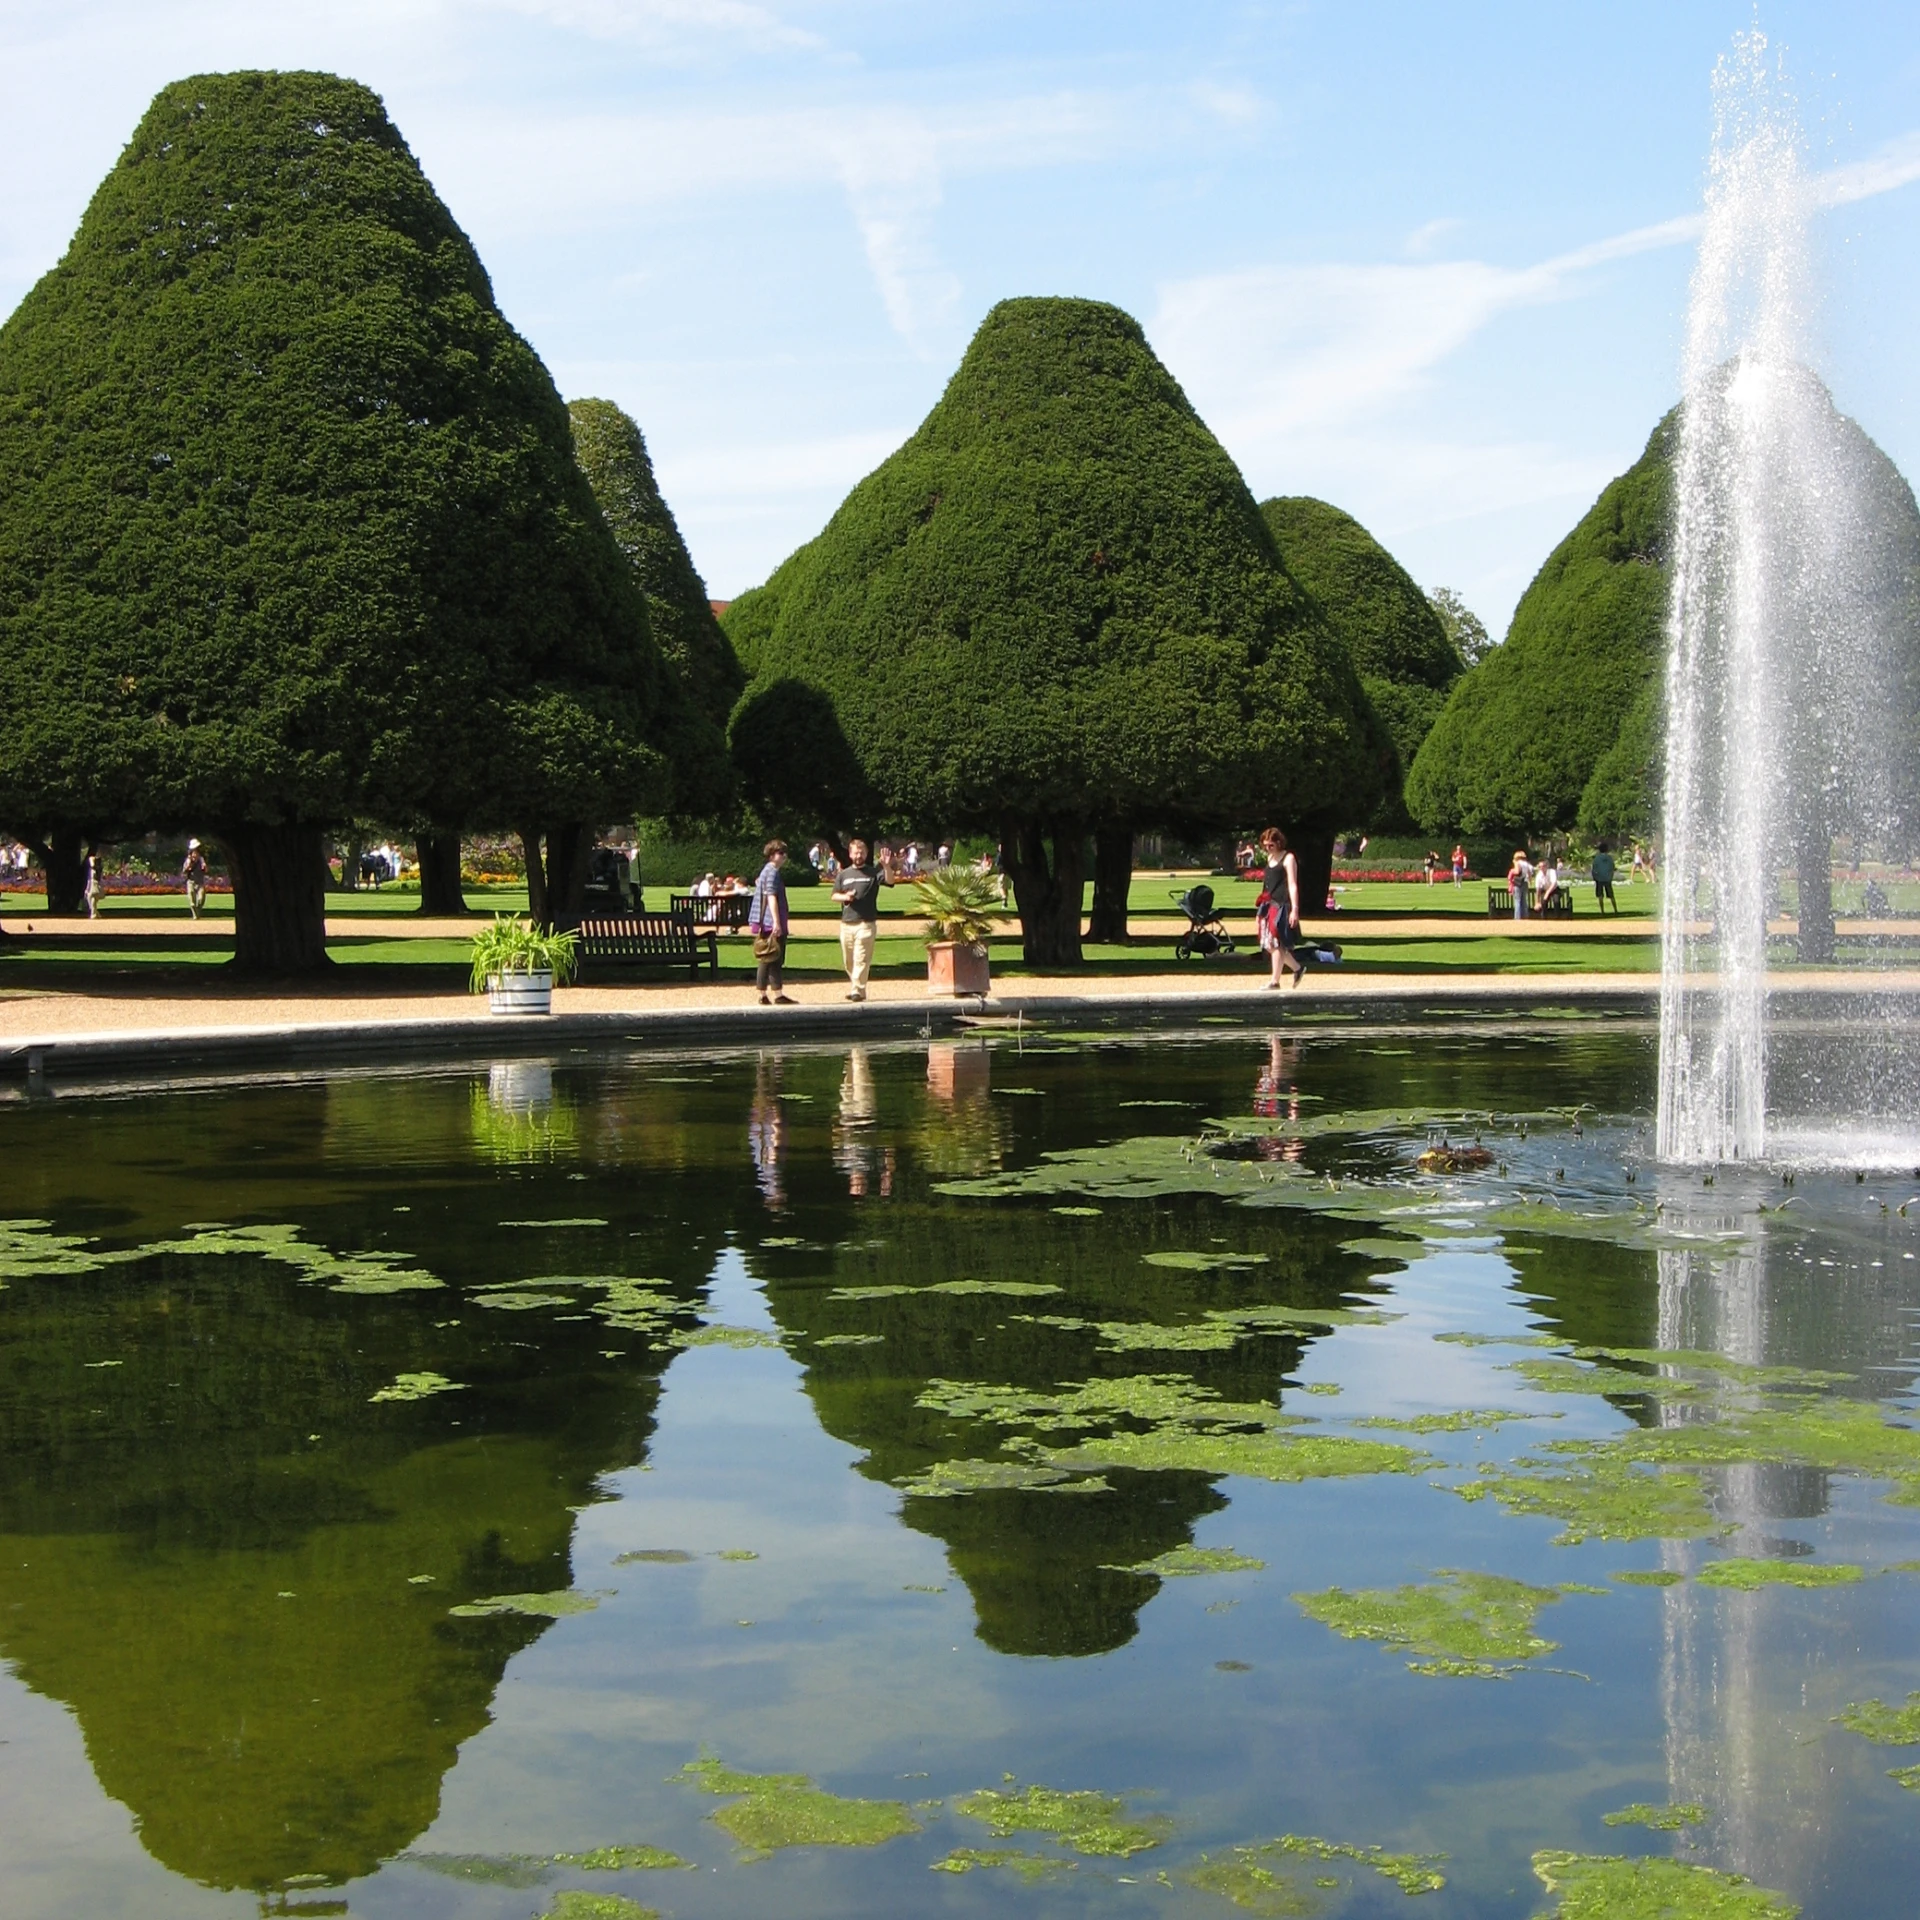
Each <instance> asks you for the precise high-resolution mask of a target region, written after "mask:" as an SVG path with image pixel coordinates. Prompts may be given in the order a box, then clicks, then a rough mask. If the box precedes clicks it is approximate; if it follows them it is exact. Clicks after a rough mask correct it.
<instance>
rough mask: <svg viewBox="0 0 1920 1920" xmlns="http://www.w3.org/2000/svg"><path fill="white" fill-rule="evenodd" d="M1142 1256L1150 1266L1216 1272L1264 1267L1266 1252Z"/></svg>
mask: <svg viewBox="0 0 1920 1920" xmlns="http://www.w3.org/2000/svg"><path fill="white" fill-rule="evenodd" d="M1141 1258H1142V1259H1143V1260H1145V1261H1146V1263H1147V1265H1148V1266H1150V1267H1174V1268H1177V1269H1178V1270H1179V1271H1180V1272H1182V1273H1215V1272H1218V1271H1220V1270H1221V1269H1223V1268H1228V1267H1263V1266H1265V1265H1266V1263H1267V1256H1266V1255H1265V1254H1264V1253H1148V1254H1142V1255H1141Z"/></svg>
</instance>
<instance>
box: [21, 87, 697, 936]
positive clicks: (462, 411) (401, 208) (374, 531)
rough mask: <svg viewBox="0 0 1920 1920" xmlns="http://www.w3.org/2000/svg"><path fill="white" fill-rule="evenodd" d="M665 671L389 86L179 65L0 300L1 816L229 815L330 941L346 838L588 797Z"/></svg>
mask: <svg viewBox="0 0 1920 1920" xmlns="http://www.w3.org/2000/svg"><path fill="white" fill-rule="evenodd" d="M668 697H669V695H668V687H667V682H666V680H665V677H664V675H663V672H662V668H661V664H660V659H659V656H658V654H657V652H656V651H655V649H654V647H653V645H652V643H651V640H650V639H649V637H648V630H647V616H646V608H645V604H644V601H643V599H642V596H641V595H640V593H639V591H638V590H637V589H636V587H635V584H634V581H633V578H632V574H631V570H630V569H629V568H628V566H627V565H626V564H625V562H624V561H623V559H622V557H621V554H620V551H619V549H618V547H617V546H616V545H615V544H614V541H613V539H612V538H611V536H610V535H609V533H608V531H607V529H606V526H605V523H604V522H603V520H602V519H601V516H600V514H599V512H598V510H597V509H596V508H595V506H594V503H593V497H592V493H591V491H590V489H589V487H588V484H587V481H586V479H585V477H584V476H583V475H582V474H581V472H580V469H579V467H578V466H577V465H576V464H575V461H574V456H573V445H572V436H571V433H570V431H569V427H568V421H567V415H566V410H565V408H564V407H563V406H562V405H561V403H560V399H559V396H558V395H557V394H556V393H555V392H554V389H553V385H552V382H551V380H550V379H549V378H548V376H547V373H546V369H545V368H544V367H543V366H542V365H541V364H540V361H539V359H538V358H537V356H536V355H535V354H534V353H533V351H532V349H531V348H529V347H528V346H527V344H526V342H525V341H523V340H522V339H521V338H520V337H519V336H518V335H517V334H516V333H515V332H514V331H513V329H512V328H511V327H509V326H508V325H507V323H506V321H505V320H503V319H502V318H501V316H500V313H499V311H498V309H497V308H496V307H495V305H494V301H493V294H492V289H491V287H490V286H489V284H488V281H487V276H486V273H485V271H484V270H483V269H482V267H481V265H480V262H479V260H478V258H477V257H476V256H475V254H474V251H473V248H472V246H471V245H470V244H469V243H468V241H467V239H466V236H465V235H464V234H463V233H461V231H460V229H459V228H458V227H457V226H456V225H455V224H454V221H453V219H452V216H451V215H450V214H449V213H448V212H447V210H446V208H445V207H444V206H443V205H442V204H441V203H440V201H439V199H438V198H437V197H436V195H435V194H434V191H433V189H432V187H431V186H430V185H429V184H428V182H427V180H426V178H425V177H424V175H423V174H422V173H421V171H420V168H419V166H418V165H417V163H416V162H415V161H414V159H413V156H412V155H411V154H410V153H409V152H408V150H407V147H406V144H405V142H404V141H403V140H402V139H401V137H400V135H399V133H398V132H397V131H396V130H395V128H394V127H393V125H392V123H391V122H390V121H389V120H388V119H387V117H386V114H385V112H384V110H383V109H382V107H381V104H380V102H379V100H378V99H377V98H376V97H375V96H374V95H373V94H372V93H370V92H368V91H367V89H366V88H364V87H361V86H357V85H355V84H354V83H352V82H351V81H347V80H341V79H337V78H335V77H333V76H331V75H327V74H317V73H238V74H218V75H205V76H201V77H199V78H195V79H191V80H183V81H180V82H178V83H176V84H175V85H173V86H169V87H167V88H166V89H164V90H163V91H162V92H161V93H160V95H159V96H158V97H157V98H156V99H155V101H154V103H153V105H152V107H151V108H149V110H148V112H147V114H146V116H145V117H144V118H143V119H142V121H141V123H140V125H139V127H138V128H137V129H136V130H135V133H134V136H133V139H132V141H131V142H130V143H129V144H128V147H127V149H126V151H125V152H124V153H123V154H122V155H121V157H120V160H119V162H118V163H117V164H116V166H115V167H114V169H113V171H112V172H111V173H110V174H109V175H108V176H107V178H106V180H105V181H104V182H103V183H102V185H101V187H100V189H99V191H98V192H97V193H96V194H95V195H94V198H93V201H92V203H91V204H90V205H89V207H88V208H87V211H86V215H85V217H84V218H83V219H82V221H81V224H80V228H79V231H78V233H77V234H76V235H75V236H74V240H73V243H72V245H71V246H70V247H69V248H68V250H67V253H66V255H65V257H64V258H63V259H62V260H61V261H60V263H59V264H58V265H57V266H56V267H55V268H54V269H53V270H52V272H50V273H49V274H48V275H47V276H46V277H45V278H44V279H43V280H41V281H40V283H39V284H38V285H37V286H36V287H35V288H34V289H33V290H32V292H31V293H29V294H28V295H27V297H26V299H25V300H24V301H22V302H21V304H20V306H19V308H18V309H17V310H16V311H15V312H14V314H13V315H12V317H11V318H10V319H9V320H8V321H7V322H6V324H5V326H4V327H0V819H5V820H6V821H8V822H9V823H10V824H12V823H16V822H18V823H25V824H27V825H29V826H33V825H43V824H44V825H47V826H53V825H59V826H63V827H65V828H67V829H68V830H73V829H76V828H77V829H85V830H96V831H97V830H99V829H101V828H105V827H116V828H119V829H122V830H131V829H137V828H138V829H143V828H148V827H158V826H191V827H195V828H197V829H199V830H201V831H203V832H211V833H213V834H215V835H217V836H218V837H219V838H220V839H221V840H222V841H224V842H225V844H226V846H227V848H228V850H229V853H230V855H231V870H232V872H233V875H234V879H235V890H236V900H235V908H236V922H237V926H236V955H237V958H238V959H239V960H240V962H241V963H242V964H245V965H251V966H256V967H261V968H268V969H274V970H283V971H285V970H295V969H300V968H305V967H310V966H314V965H319V964H323V963H324V960H325V946H324V939H325V922H324V918H323V896H322V890H321V889H322V879H321V876H322V865H321V832H322V829H323V827H324V826H325V825H326V824H327V823H329V822H334V821H340V820H344V819H348V818H350V817H353V816H355V815H372V816H375V817H379V818H384V819H391V820H413V821H417V822H420V823H422V824H423V825H433V826H439V827H443V828H448V829H452V828H457V827H459V826H461V825H463V824H476V825H477V824H495V823H503V824H504V823H517V822H521V821H527V820H536V821H540V822H542V823H547V824H549V825H551V826H552V827H553V828H554V829H555V830H557V831H559V832H560V833H562V834H563V835H564V836H566V837H568V838H569V840H570V842H572V843H578V842H580V841H583V840H585V839H586V837H587V836H586V833H585V829H584V826H583V824H582V823H587V822H591V821H592V820H594V819H595V817H596V816H604V815H605V814H607V813H612V812H619V811H625V810H628V809H630V808H632V807H633V806H635V805H646V804H648V802H649V801H650V800H651V799H654V798H657V797H658V795H659V794H660V793H662V792H663V791H664V789H665V785H666V780H665V773H666V767H665V762H664V759H663V756H662V754H661V752H660V751H659V749H658V748H657V747H656V746H655V745H654V744H652V739H651V736H652V735H653V733H654V731H655V729H656V727H657V724H658V717H659V715H660V713H661V710H662V706H663V703H664V701H665V700H666V699H667V698H668Z"/></svg>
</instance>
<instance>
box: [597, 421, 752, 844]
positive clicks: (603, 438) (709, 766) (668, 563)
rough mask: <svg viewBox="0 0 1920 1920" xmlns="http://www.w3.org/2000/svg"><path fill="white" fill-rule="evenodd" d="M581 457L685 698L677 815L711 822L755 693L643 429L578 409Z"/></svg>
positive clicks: (720, 806)
mask: <svg viewBox="0 0 1920 1920" xmlns="http://www.w3.org/2000/svg"><path fill="white" fill-rule="evenodd" d="M567 413H568V416H569V417H570V419H571V420H572V422H573V448H574V453H575V455H576V456H577V458H578V459H579V462H580V466H581V470H582V471H583V472H584V473H585V474H586V476H587V479H588V481H589V482H590V483H591V484H592V487H593V495H594V498H595V499H596V500H598V501H599V503H600V511H601V512H602V513H603V514H604V515H605V516H606V521H607V525H608V526H609V527H610V528H611V529H612V531H613V537H614V538H615V539H616V540H617V541H618V542H619V543H620V551H621V552H622V553H624V554H625V555H626V556H627V562H628V564H629V565H630V566H631V567H632V568H633V574H634V579H635V580H636V581H637V582H638V584H639V587H640V590H641V592H642V593H644V594H645V595H646V600H647V615H648V620H649V622H650V624H651V626H652V629H653V638H654V643H655V644H656V645H657V646H658V647H659V649H660V651H661V653H662V654H663V655H664V656H665V659H666V662H667V665H668V666H669V667H670V668H671V669H672V671H673V674H674V678H675V680H676V682H677V690H678V692H679V694H680V696H681V698H680V700H679V701H678V702H677V703H676V704H677V707H678V709H679V710H678V712H677V713H676V714H675V715H674V719H675V722H676V729H675V730H676V732H677V733H678V734H679V735H680V736H681V737H680V739H679V740H678V741H677V742H676V745H677V747H678V751H676V752H674V753H673V755H672V759H673V763H674V770H675V774H676V779H675V783H674V792H673V797H672V800H671V802H670V811H672V812H673V813H675V814H679V815H682V816H700V817H708V816H711V815H714V814H719V813H724V812H726V811H727V809H728V807H729V806H730V804H731V802H732V800H733V787H732V782H731V780H730V779H729V777H728V774H729V768H728V761H727V751H726V725H727V719H728V716H729V715H730V714H731V713H732V711H733V707H734V703H735V702H736V701H737V700H738V699H739V697H740V691H741V689H742V688H743V687H744V686H745V685H746V675H745V674H744V673H742V672H741V670H740V662H739V661H738V660H737V659H736V658H735V657H734V651H733V646H732V643H731V642H730V641H729V640H728V639H727V636H726V634H725V633H724V632H723V631H722V629H721V626H720V622H719V620H718V618H717V617H716V616H715V614H714V611H713V602H712V601H711V600H709V599H708V598H707V587H706V582H705V581H704V580H702V579H701V578H700V575H699V574H698V572H696V571H695V569H694V564H693V556H692V555H691V554H689V553H688V551H687V545H686V542H685V541H684V540H682V539H681V537H680V529H679V527H678V525H677V524H676V523H675V521H674V517H673V509H672V508H671V507H669V506H668V505H667V503H666V501H665V500H664V499H663V498H662V497H661V493H660V487H659V483H658V482H657V481H656V480H655V479H654V476H653V462H652V461H651V460H650V459H649V458H648V456H647V443H646V440H645V438H644V437H643V436H642V434H641V432H640V428H639V426H638V424H637V423H636V422H635V421H634V420H633V419H632V418H631V417H630V416H628V415H627V414H625V413H623V412H622V411H621V410H620V408H619V407H617V406H615V405H614V403H613V402H612V401H611V400H570V401H568V403H567Z"/></svg>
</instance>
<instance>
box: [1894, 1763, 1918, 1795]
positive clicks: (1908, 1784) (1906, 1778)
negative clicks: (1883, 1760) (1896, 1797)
mask: <svg viewBox="0 0 1920 1920" xmlns="http://www.w3.org/2000/svg"><path fill="white" fill-rule="evenodd" d="M1887 1778H1888V1779H1889V1780H1891V1781H1892V1782H1893V1783H1894V1784H1895V1785H1896V1786H1901V1787H1905V1788H1906V1790H1907V1791H1908V1792H1909V1793H1920V1767H1889V1768H1888V1769H1887Z"/></svg>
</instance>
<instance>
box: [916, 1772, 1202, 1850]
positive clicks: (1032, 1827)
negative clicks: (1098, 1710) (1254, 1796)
mask: <svg viewBox="0 0 1920 1920" xmlns="http://www.w3.org/2000/svg"><path fill="white" fill-rule="evenodd" d="M953 1804H954V1811H955V1812H956V1813H963V1814H965V1815H966V1817H967V1818H968V1819H969V1820H981V1821H984V1822H985V1823H986V1826H987V1829H988V1831H989V1832H990V1833H991V1834H992V1835H993V1837H994V1838H995V1839H996V1840H1004V1839H1006V1838H1007V1837H1008V1836H1009V1835H1011V1834H1016V1833H1047V1834H1051V1835H1052V1836H1053V1837H1054V1839H1056V1840H1057V1841H1058V1842H1059V1843H1060V1844H1061V1845H1062V1846H1063V1847H1066V1848H1069V1849H1070V1850H1071V1851H1072V1852H1074V1853H1084V1854H1097V1855H1104V1856H1107V1857H1111V1858H1117V1859H1126V1858H1128V1857H1129V1856H1130V1855H1133V1854H1136V1853H1144V1852H1146V1850H1147V1849H1148V1848H1149V1847H1157V1846H1159V1845H1160V1844H1161V1843H1162V1842H1163V1841H1165V1840H1167V1839H1168V1838H1170V1837H1171V1835H1172V1833H1173V1822H1172V1821H1171V1820H1169V1819H1167V1818H1166V1817H1165V1816H1164V1815H1161V1814H1147V1815H1143V1816H1140V1817H1137V1818H1134V1817H1129V1809H1128V1807H1127V1803H1126V1801H1125V1800H1123V1799H1121V1798H1119V1797H1118V1796H1117V1795H1114V1794H1105V1793H1086V1792H1062V1791H1061V1790H1060V1789H1058V1788H1056V1787H1039V1786H1029V1787H1021V1788H1019V1789H1018V1790H1017V1791H1014V1792H1008V1793H1002V1792H1001V1791H999V1789H997V1788H994V1787H983V1788H982V1789H981V1790H980V1791H979V1792H978V1793H969V1794H965V1795H963V1796H962V1797H961V1798H960V1799H958V1800H956V1801H955V1802H954V1803H953Z"/></svg>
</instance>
